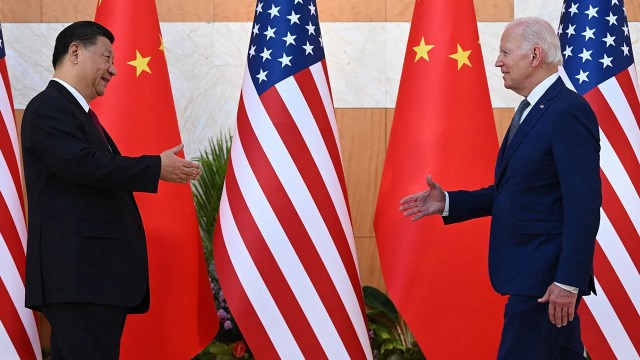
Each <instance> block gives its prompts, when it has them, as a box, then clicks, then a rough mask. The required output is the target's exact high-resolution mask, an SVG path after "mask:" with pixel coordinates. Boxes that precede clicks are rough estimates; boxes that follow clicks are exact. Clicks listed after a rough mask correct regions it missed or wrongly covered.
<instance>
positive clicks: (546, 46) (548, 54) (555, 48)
mask: <svg viewBox="0 0 640 360" xmlns="http://www.w3.org/2000/svg"><path fill="white" fill-rule="evenodd" d="M514 26H517V27H518V29H519V32H520V36H521V38H522V48H521V49H520V51H522V52H529V51H531V49H533V47H534V46H540V47H541V48H542V54H543V58H542V60H543V61H544V63H546V64H553V65H557V66H560V65H562V52H561V50H560V39H558V34H556V32H555V30H554V29H553V27H552V26H551V24H549V22H548V21H547V20H544V19H542V18H539V17H523V18H518V19H515V20H513V21H512V22H510V23H509V24H507V27H506V28H505V30H507V29H509V28H511V27H514Z"/></svg>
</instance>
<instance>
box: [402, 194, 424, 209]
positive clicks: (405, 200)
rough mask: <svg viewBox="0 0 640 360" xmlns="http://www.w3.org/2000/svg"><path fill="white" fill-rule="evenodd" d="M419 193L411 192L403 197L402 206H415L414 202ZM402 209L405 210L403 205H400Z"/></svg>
mask: <svg viewBox="0 0 640 360" xmlns="http://www.w3.org/2000/svg"><path fill="white" fill-rule="evenodd" d="M418 195H419V193H418V194H411V195H408V196H405V197H403V198H402V200H400V205H402V206H413V205H412V203H415V202H416V199H417V198H418ZM400 210H404V209H403V208H402V207H400Z"/></svg>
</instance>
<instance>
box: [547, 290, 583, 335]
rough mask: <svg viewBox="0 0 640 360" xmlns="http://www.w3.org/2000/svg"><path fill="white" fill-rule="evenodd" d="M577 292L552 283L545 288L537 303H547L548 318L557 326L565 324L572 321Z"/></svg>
mask: <svg viewBox="0 0 640 360" xmlns="http://www.w3.org/2000/svg"><path fill="white" fill-rule="evenodd" d="M577 298H578V294H577V293H573V292H571V291H569V290H565V289H563V288H561V287H560V286H558V285H557V284H555V283H553V284H551V285H550V286H549V287H548V288H547V292H545V294H544V296H543V297H542V298H540V299H538V302H539V303H547V302H548V303H549V320H550V321H551V323H552V324H554V325H555V326H557V327H562V326H566V325H567V324H568V323H569V321H573V317H574V315H575V309H576V301H577Z"/></svg>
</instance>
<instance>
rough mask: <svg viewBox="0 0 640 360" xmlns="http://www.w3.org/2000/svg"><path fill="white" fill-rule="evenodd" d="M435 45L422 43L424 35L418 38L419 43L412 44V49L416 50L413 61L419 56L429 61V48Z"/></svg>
mask: <svg viewBox="0 0 640 360" xmlns="http://www.w3.org/2000/svg"><path fill="white" fill-rule="evenodd" d="M434 47H435V45H427V44H425V43H424V36H423V37H422V39H421V40H420V45H418V46H414V47H413V50H414V51H415V52H416V59H415V60H413V62H414V63H415V62H417V61H418V60H419V59H420V58H424V59H425V60H427V61H429V50H431V49H433V48H434Z"/></svg>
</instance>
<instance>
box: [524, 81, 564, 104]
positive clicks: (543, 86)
mask: <svg viewBox="0 0 640 360" xmlns="http://www.w3.org/2000/svg"><path fill="white" fill-rule="evenodd" d="M559 76H560V75H558V73H555V74H552V75H551V76H549V77H548V78H546V79H544V80H543V81H542V82H541V83H540V84H538V86H536V87H534V88H533V90H531V93H530V94H529V96H527V100H529V104H531V105H535V103H536V102H538V100H540V98H541V97H542V95H543V94H544V93H545V92H546V91H547V90H548V89H549V88H550V87H551V85H552V84H553V83H554V82H555V81H556V80H557V79H558V77H559Z"/></svg>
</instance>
